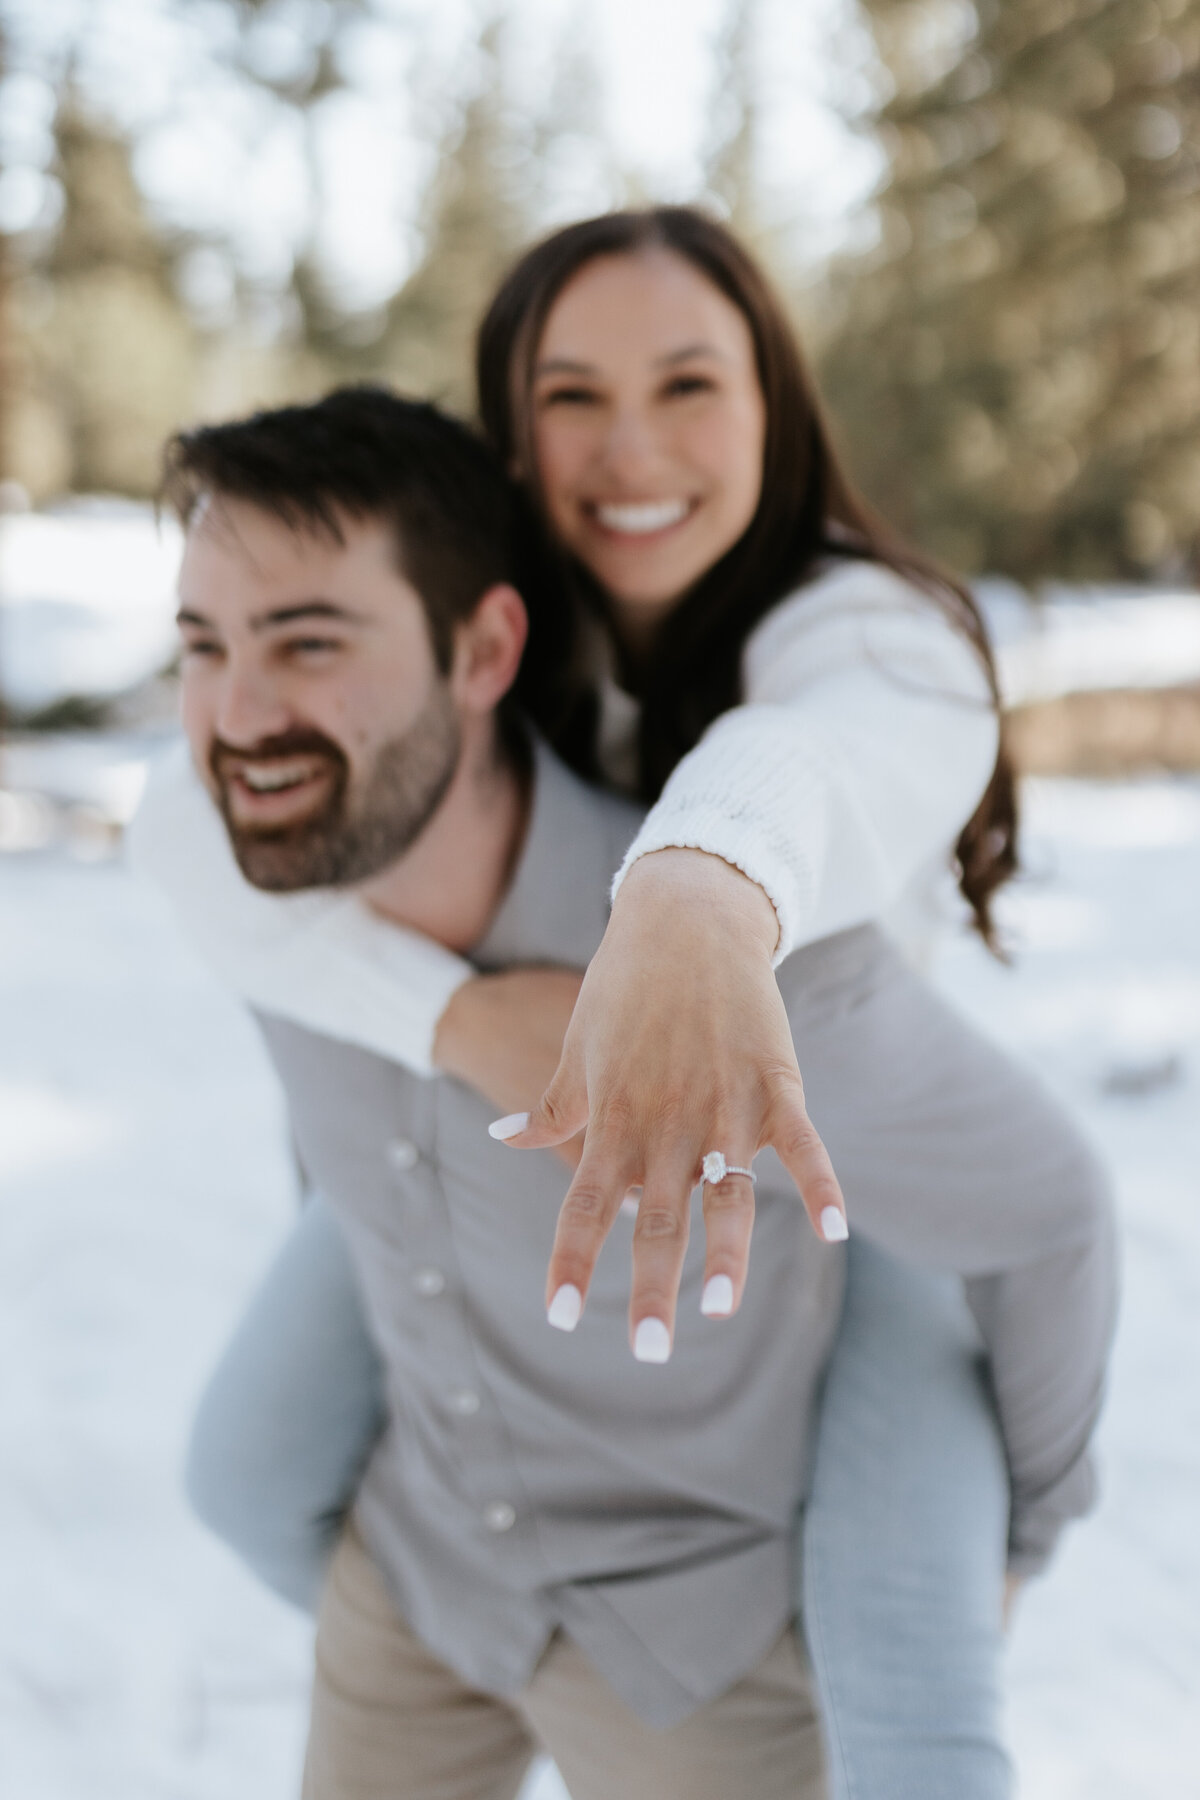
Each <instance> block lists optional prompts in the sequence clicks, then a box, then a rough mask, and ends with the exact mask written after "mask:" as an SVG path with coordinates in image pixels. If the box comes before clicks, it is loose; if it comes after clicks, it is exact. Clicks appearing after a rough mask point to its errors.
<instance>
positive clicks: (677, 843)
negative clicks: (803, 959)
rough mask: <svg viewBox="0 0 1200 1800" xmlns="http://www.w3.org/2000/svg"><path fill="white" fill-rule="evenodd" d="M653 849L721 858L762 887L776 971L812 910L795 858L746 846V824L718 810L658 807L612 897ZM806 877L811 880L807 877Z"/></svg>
mask: <svg viewBox="0 0 1200 1800" xmlns="http://www.w3.org/2000/svg"><path fill="white" fill-rule="evenodd" d="M655 850H703V851H704V852H705V853H706V854H707V855H709V856H719V857H720V858H721V860H722V862H727V863H729V864H730V866H731V867H732V868H735V869H738V870H740V871H741V873H742V874H743V875H745V876H746V877H747V879H748V880H750V881H752V882H754V884H755V886H756V887H760V888H761V889H762V891H763V893H764V894H765V895H766V896H767V899H768V900H769V901H770V902H771V905H772V906H773V907H774V909H775V917H776V919H777V920H778V923H779V936H778V939H777V940H776V944H775V950H774V952H773V954H772V957H771V966H772V968H778V967H779V964H780V963H781V962H782V961H783V959H784V957H785V956H788V955H790V953H791V951H792V949H793V948H794V947H795V944H796V942H797V940H798V938H799V935H800V933H801V931H802V930H803V927H804V924H805V921H806V920H807V919H808V917H809V916H810V915H811V913H812V910H813V900H814V889H815V883H814V881H813V879H812V875H811V871H805V870H798V869H797V866H796V862H795V859H794V857H793V858H792V859H790V860H789V861H787V862H785V861H784V860H783V858H782V857H779V856H775V855H772V853H771V850H770V848H769V847H767V846H765V845H763V844H761V843H759V844H755V843H752V842H747V834H746V830H745V826H744V825H739V824H737V823H735V822H734V821H733V820H731V819H730V818H729V816H728V814H727V813H726V812H724V811H722V809H721V808H720V807H719V806H717V805H713V806H711V807H702V806H696V805H695V804H689V805H687V806H686V807H679V808H675V807H671V806H667V807H663V806H661V805H659V806H656V807H655V809H654V812H653V813H652V814H651V815H650V817H649V818H648V819H647V821H646V824H645V825H644V826H643V827H642V829H641V831H639V833H638V835H637V837H636V838H635V839H634V841H633V843H632V844H631V845H630V846H629V849H628V850H627V851H626V853H625V860H624V862H623V863H622V864H621V866H620V868H619V869H618V870H617V872H616V874H615V875H614V877H613V884H612V899H613V900H615V899H616V897H617V894H618V893H619V891H620V888H621V884H622V882H623V881H624V880H625V877H626V875H628V873H629V871H630V869H631V868H632V867H633V865H634V863H635V862H639V861H640V860H641V858H642V857H643V856H650V855H651V854H652V853H653V852H654V851H655ZM805 874H807V876H808V879H807V880H805V879H804V876H805Z"/></svg>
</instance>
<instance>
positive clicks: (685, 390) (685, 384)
mask: <svg viewBox="0 0 1200 1800" xmlns="http://www.w3.org/2000/svg"><path fill="white" fill-rule="evenodd" d="M714 385H715V383H714V382H713V381H712V379H711V377H709V376H708V375H675V376H673V377H672V378H671V380H670V381H668V383H667V385H666V388H665V389H664V392H665V393H666V395H667V397H668V398H674V397H675V396H676V395H680V394H708V393H711V392H712V389H713V387H714Z"/></svg>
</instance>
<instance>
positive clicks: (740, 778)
mask: <svg viewBox="0 0 1200 1800" xmlns="http://www.w3.org/2000/svg"><path fill="white" fill-rule="evenodd" d="M744 678H745V682H744V684H745V703H744V704H743V705H741V706H737V707H734V708H733V709H732V710H731V711H730V712H727V713H725V714H724V715H723V717H721V718H720V719H718V720H717V721H716V722H715V724H713V725H712V726H711V727H710V729H709V730H708V732H707V733H706V734H705V736H704V738H703V739H702V740H701V742H700V743H699V744H698V745H697V746H696V748H695V750H693V751H692V753H691V754H690V755H689V756H686V757H684V758H683V760H682V762H681V763H680V764H679V766H678V768H677V769H676V770H675V772H674V774H673V775H672V776H671V779H670V780H669V781H668V783H667V785H666V787H665V789H664V791H663V794H662V796H661V798H660V799H659V801H658V803H657V804H656V805H655V806H654V807H653V808H652V809H651V811H650V813H649V814H648V816H647V818H646V820H645V823H644V824H643V826H642V829H641V830H640V831H639V833H638V835H637V837H636V838H635V839H634V842H633V844H632V845H631V846H630V849H629V852H628V854H627V856H626V858H625V861H624V863H623V864H622V866H621V869H620V871H619V872H618V874H617V878H616V881H615V882H614V894H615V893H616V892H619V891H620V887H621V884H622V882H623V880H624V878H625V876H626V875H627V874H628V872H629V870H630V869H631V868H632V867H633V866H634V865H635V864H636V863H637V862H638V861H639V860H640V859H641V858H642V857H644V856H646V855H649V854H651V853H652V852H654V851H656V850H660V849H665V848H668V847H682V846H688V847H692V848H694V849H698V850H703V851H707V852H708V853H709V854H710V855H713V856H719V857H721V858H722V860H723V861H725V862H727V863H730V864H731V865H732V866H733V867H735V868H738V869H741V870H742V871H743V873H744V874H746V875H748V876H749V877H750V879H751V880H752V881H754V882H755V883H756V884H757V885H758V886H759V887H760V888H762V890H763V892H764V893H765V894H767V896H768V897H769V898H770V900H771V903H772V905H773V907H774V910H775V914H776V917H777V919H778V922H779V939H778V942H777V944H776V947H775V957H774V960H775V961H776V963H779V962H782V960H783V958H784V957H785V956H787V955H789V954H790V953H791V952H792V951H793V950H795V949H797V948H798V947H799V946H800V945H801V944H806V943H814V942H816V940H817V939H819V938H823V937H829V936H831V935H832V933H833V932H835V931H842V930H845V929H846V928H847V927H848V926H851V925H857V924H861V923H863V922H864V921H865V920H867V919H876V918H878V917H880V915H881V914H883V913H885V912H886V911H887V910H888V909H889V908H890V907H892V906H893V905H894V904H895V902H896V900H897V899H898V898H899V896H900V894H901V893H902V892H903V890H904V888H905V887H906V885H907V883H908V882H909V881H910V880H911V879H912V877H913V876H914V874H916V872H917V871H918V870H920V869H921V868H923V867H924V866H925V865H926V864H927V863H928V862H929V861H930V860H931V859H932V858H935V857H942V858H945V857H946V855H947V853H948V850H949V848H950V846H951V845H952V844H953V843H954V840H955V839H956V838H957V836H958V833H959V832H960V831H961V830H962V827H963V825H964V824H965V823H966V821H967V819H968V818H969V817H970V815H971V814H972V813H973V812H974V810H975V807H976V806H977V805H978V802H979V799H980V796H981V794H982V793H983V790H984V788H985V787H986V785H987V782H988V779H989V777H990V776H991V773H992V769H993V767H994V766H995V761H996V751H997V747H998V741H999V722H998V720H997V717H996V711H995V707H994V704H993V702H992V697H991V692H990V689H989V687H988V682H987V677H986V674H985V672H984V669H983V665H982V663H981V661H980V659H979V657H978V654H977V652H976V651H975V649H974V647H973V646H972V645H971V644H970V643H969V642H968V640H967V639H966V638H965V637H964V636H963V635H962V633H961V632H959V631H957V630H956V629H955V628H954V627H953V625H952V624H951V623H950V621H949V620H948V619H947V618H946V617H945V616H944V614H942V613H941V612H940V611H939V610H938V608H937V607H936V606H935V605H934V603H933V602H932V601H931V600H930V599H929V598H928V596H925V595H922V594H920V593H918V592H917V591H916V590H915V589H914V588H912V587H911V586H910V585H909V584H908V583H907V582H904V581H902V580H901V579H900V577H899V576H897V575H895V574H893V573H892V571H891V570H889V569H882V568H876V567H872V566H870V565H867V566H864V565H863V564H861V563H850V564H845V565H842V566H841V567H839V568H837V569H836V570H835V571H834V572H833V574H831V575H828V576H826V577H825V578H824V579H823V580H822V581H820V582H818V583H815V584H814V586H813V587H812V589H810V590H807V591H804V592H802V593H800V594H798V595H794V596H792V598H791V599H790V600H787V601H784V602H783V603H782V604H781V605H780V606H778V607H776V608H775V610H774V611H773V612H772V613H770V614H768V616H767V618H766V620H765V621H764V622H763V624H762V625H761V626H760V627H759V629H758V630H757V631H756V632H755V633H754V635H753V636H752V637H751V639H750V642H749V644H748V646H747V650H746V656H745V665H744Z"/></svg>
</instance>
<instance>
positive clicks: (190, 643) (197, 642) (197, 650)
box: [182, 638, 221, 657]
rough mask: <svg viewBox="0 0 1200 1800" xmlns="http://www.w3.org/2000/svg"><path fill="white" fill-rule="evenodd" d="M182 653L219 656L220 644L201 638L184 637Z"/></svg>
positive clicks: (193, 655)
mask: <svg viewBox="0 0 1200 1800" xmlns="http://www.w3.org/2000/svg"><path fill="white" fill-rule="evenodd" d="M182 654H183V655H184V656H191V657H213V656H220V654H221V646H220V644H211V643H208V642H206V641H205V640H204V639H203V638H191V639H185V640H184V644H183V649H182Z"/></svg>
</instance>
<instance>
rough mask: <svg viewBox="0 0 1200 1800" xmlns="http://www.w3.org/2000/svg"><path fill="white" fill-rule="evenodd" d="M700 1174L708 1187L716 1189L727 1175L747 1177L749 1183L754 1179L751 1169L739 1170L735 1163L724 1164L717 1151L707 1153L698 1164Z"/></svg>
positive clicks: (722, 1157)
mask: <svg viewBox="0 0 1200 1800" xmlns="http://www.w3.org/2000/svg"><path fill="white" fill-rule="evenodd" d="M700 1173H701V1174H702V1175H703V1177H704V1179H705V1181H707V1183H708V1185H709V1186H710V1187H716V1186H717V1184H718V1183H719V1182H722V1181H724V1179H725V1177H726V1176H727V1175H747V1176H749V1178H750V1180H751V1181H753V1180H754V1179H755V1175H754V1171H753V1169H743V1168H739V1166H738V1165H737V1163H731V1162H726V1161H725V1158H724V1156H723V1155H722V1154H721V1152H720V1151H719V1150H710V1151H709V1153H708V1155H707V1156H706V1157H705V1158H704V1161H703V1162H702V1163H701V1164H700Z"/></svg>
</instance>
